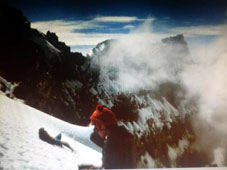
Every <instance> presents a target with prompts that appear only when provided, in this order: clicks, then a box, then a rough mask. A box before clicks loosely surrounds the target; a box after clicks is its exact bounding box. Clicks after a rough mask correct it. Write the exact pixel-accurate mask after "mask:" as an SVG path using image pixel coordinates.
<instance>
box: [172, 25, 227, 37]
mask: <svg viewBox="0 0 227 170" xmlns="http://www.w3.org/2000/svg"><path fill="white" fill-rule="evenodd" d="M226 28H227V26H226V25H224V24H223V25H212V26H209V25H208V26H203V25H200V26H188V27H176V28H173V29H171V30H170V31H171V32H172V33H175V34H184V35H185V36H187V37H194V36H198V35H205V36H209V35H217V36H218V35H223V33H224V32H225V30H226Z"/></svg>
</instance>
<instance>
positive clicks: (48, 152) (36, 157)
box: [0, 94, 102, 170]
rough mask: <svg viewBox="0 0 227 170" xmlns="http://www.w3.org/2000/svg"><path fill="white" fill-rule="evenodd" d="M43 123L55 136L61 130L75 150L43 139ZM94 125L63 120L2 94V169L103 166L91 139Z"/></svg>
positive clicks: (0, 97) (0, 100) (0, 106)
mask: <svg viewBox="0 0 227 170" xmlns="http://www.w3.org/2000/svg"><path fill="white" fill-rule="evenodd" d="M40 127H44V128H45V129H46V130H47V131H48V133H49V134H50V135H52V136H55V135H57V134H58V133H59V132H62V141H66V142H68V143H69V144H70V146H71V147H72V148H73V149H74V150H75V151H74V152H71V151H70V150H68V149H66V148H60V147H57V146H53V145H50V144H48V143H46V142H43V141H42V140H40V139H39V137H38V130H39V128H40ZM92 129H93V127H81V126H76V125H72V124H69V123H66V122H63V121H61V120H59V119H56V118H54V117H52V116H49V115H47V114H45V113H42V112H40V111H38V110H36V109H33V108H31V107H29V106H27V105H25V104H22V103H20V102H18V101H14V100H12V99H9V98H7V97H5V96H3V95H2V94H0V169H4V170H5V169H9V170H22V169H35V170H45V169H54V170H57V169H64V170H71V169H73V170H75V169H77V167H78V165H81V164H89V165H94V166H101V164H102V161H101V157H102V156H101V153H100V152H98V151H97V150H100V149H99V148H97V146H96V145H94V144H93V143H92V142H91V141H90V140H89V136H90V133H91V132H92ZM82 143H83V144H82Z"/></svg>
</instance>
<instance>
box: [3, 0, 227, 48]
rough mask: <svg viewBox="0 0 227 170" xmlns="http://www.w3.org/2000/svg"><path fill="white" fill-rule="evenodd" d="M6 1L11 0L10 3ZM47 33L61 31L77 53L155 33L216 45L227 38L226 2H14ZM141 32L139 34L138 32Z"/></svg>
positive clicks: (204, 0) (129, 0) (160, 35)
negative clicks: (110, 41)
mask: <svg viewBox="0 0 227 170" xmlns="http://www.w3.org/2000/svg"><path fill="white" fill-rule="evenodd" d="M5 1H6V0H5ZM5 3H7V4H10V5H13V6H16V7H18V8H19V9H21V10H22V11H23V13H24V15H25V16H26V17H27V18H28V20H29V21H31V23H32V27H34V28H37V29H39V30H40V31H42V32H44V33H45V32H46V31H47V30H50V31H53V32H56V33H57V35H58V36H59V39H60V40H61V41H64V42H66V44H68V45H70V46H71V48H72V50H77V51H80V50H81V51H86V50H89V49H91V48H92V47H94V46H95V45H96V44H97V43H99V42H100V41H103V40H105V39H110V38H120V37H124V35H128V34H130V33H132V32H136V33H141V32H143V31H145V32H146V31H147V30H146V28H144V29H141V28H142V27H144V22H145V23H146V24H147V25H146V27H147V26H148V27H149V31H150V32H152V33H153V34H156V35H157V38H158V37H160V38H162V37H165V36H172V35H175V34H180V33H183V34H184V35H185V37H186V39H187V40H188V41H204V42H207V41H211V40H213V39H215V37H218V36H220V35H221V34H223V32H224V31H223V30H225V28H226V27H225V25H226V19H227V1H226V0H215V1H214V0H210V1H208V0H197V1H196V0H156V1H152V0H121V1H120V0H115V1H112V0H80V1H78V0H64V1H57V0H51V1H48V0H34V1H29V0H27V1H26V0H21V1H14V0H8V1H6V2H5ZM138 30H139V31H138Z"/></svg>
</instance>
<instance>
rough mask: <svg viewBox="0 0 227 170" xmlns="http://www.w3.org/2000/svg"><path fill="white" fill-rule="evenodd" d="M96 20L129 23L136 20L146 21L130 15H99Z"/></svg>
mask: <svg viewBox="0 0 227 170" xmlns="http://www.w3.org/2000/svg"><path fill="white" fill-rule="evenodd" d="M94 21H95V22H121V23H128V22H134V21H144V19H139V18H137V17H128V16H98V17H96V18H95V19H94Z"/></svg>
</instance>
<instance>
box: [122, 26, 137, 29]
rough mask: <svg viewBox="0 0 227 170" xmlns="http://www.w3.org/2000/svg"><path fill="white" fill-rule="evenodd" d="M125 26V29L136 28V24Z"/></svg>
mask: <svg viewBox="0 0 227 170" xmlns="http://www.w3.org/2000/svg"><path fill="white" fill-rule="evenodd" d="M123 28H124V29H133V28H135V26H134V25H125V26H124V27H123Z"/></svg>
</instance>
